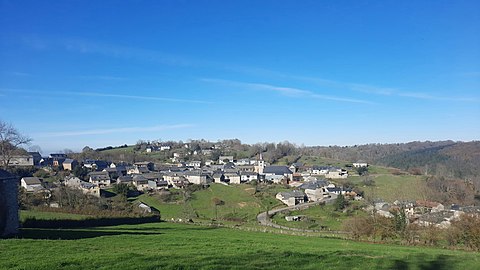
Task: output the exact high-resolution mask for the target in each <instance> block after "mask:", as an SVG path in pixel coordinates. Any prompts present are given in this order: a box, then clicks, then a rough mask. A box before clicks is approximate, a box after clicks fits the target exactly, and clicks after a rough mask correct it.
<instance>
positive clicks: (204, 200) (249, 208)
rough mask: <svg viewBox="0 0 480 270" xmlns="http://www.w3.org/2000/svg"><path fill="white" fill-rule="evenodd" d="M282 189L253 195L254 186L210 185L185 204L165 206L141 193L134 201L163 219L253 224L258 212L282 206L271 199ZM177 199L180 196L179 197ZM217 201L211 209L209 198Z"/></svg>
mask: <svg viewBox="0 0 480 270" xmlns="http://www.w3.org/2000/svg"><path fill="white" fill-rule="evenodd" d="M280 190H285V189H284V188H282V187H280V186H276V185H271V186H269V187H268V188H267V190H265V191H264V192H263V193H262V196H256V195H255V187H254V186H252V185H248V184H242V185H229V186H226V185H222V184H216V183H212V184H210V186H209V187H208V188H207V189H203V190H199V191H196V192H194V193H193V195H192V198H191V199H190V200H189V201H188V202H187V204H186V205H184V204H183V201H182V200H180V201H177V202H170V203H165V202H161V201H159V200H158V199H157V198H155V197H153V196H150V195H148V194H143V195H141V196H139V197H138V198H137V200H138V201H141V202H144V203H146V204H148V205H150V206H153V207H155V208H157V209H158V210H160V214H161V216H162V219H163V220H170V219H172V218H174V219H177V218H182V219H183V218H186V215H188V214H193V216H194V217H195V218H194V219H198V220H204V221H205V220H212V219H215V218H216V219H223V220H225V219H237V220H239V219H241V220H243V221H251V222H255V223H256V216H257V215H258V213H260V212H262V211H265V210H266V209H267V207H269V209H271V208H273V207H275V206H279V205H282V203H281V202H280V201H278V200H277V199H275V194H276V193H277V192H278V191H280ZM180 197H181V196H180ZM214 198H218V199H220V200H221V201H222V202H223V203H222V204H221V205H218V206H217V207H216V208H217V209H216V210H215V205H214V204H213V199H214ZM190 216H191V215H190Z"/></svg>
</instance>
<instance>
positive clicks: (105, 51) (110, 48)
mask: <svg viewBox="0 0 480 270" xmlns="http://www.w3.org/2000/svg"><path fill="white" fill-rule="evenodd" d="M21 42H22V44H24V45H25V46H28V47H30V48H32V49H35V50H62V51H69V52H75V53H81V54H98V55H104V56H108V57H114V58H122V59H131V60H140V61H149V62H156V63H161V64H166V65H174V66H196V65H208V64H209V62H207V61H201V60H194V59H193V58H187V57H184V56H181V55H174V54H169V53H165V52H161V51H158V50H152V49H145V48H138V47H132V46H126V45H119V44H111V43H105V42H100V41H95V40H89V39H83V38H72V37H66V38H51V37H50V38H48V37H39V36H31V35H25V36H23V37H22V39H21Z"/></svg>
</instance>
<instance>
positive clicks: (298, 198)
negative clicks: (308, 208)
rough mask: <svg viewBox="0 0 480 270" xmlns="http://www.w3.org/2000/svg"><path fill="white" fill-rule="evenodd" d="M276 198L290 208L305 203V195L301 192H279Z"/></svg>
mask: <svg viewBox="0 0 480 270" xmlns="http://www.w3.org/2000/svg"><path fill="white" fill-rule="evenodd" d="M275 198H277V199H278V200H280V201H282V202H283V203H284V204H286V205H288V206H294V205H297V204H300V203H304V202H305V194H304V193H303V192H302V191H299V190H293V191H290V192H279V193H277V195H276V196H275Z"/></svg>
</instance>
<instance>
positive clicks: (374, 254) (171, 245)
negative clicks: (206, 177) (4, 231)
mask: <svg viewBox="0 0 480 270" xmlns="http://www.w3.org/2000/svg"><path fill="white" fill-rule="evenodd" d="M0 257H1V260H0V269H48V270H50V269H479V268H480V254H478V253H473V252H464V251H451V250H443V249H431V248H417V247H403V246H393V245H382V244H368V243H360V242H352V241H347V240H339V239H327V238H319V237H305V236H292V235H279V234H273V233H263V232H247V231H242V230H234V229H227V228H212V227H201V226H195V225H184V224H172V223H150V224H142V225H123V226H115V227H101V228H91V229H81V230H73V229H69V230H67V229H62V230H46V229H24V230H23V235H22V236H20V237H19V238H18V239H7V240H0Z"/></svg>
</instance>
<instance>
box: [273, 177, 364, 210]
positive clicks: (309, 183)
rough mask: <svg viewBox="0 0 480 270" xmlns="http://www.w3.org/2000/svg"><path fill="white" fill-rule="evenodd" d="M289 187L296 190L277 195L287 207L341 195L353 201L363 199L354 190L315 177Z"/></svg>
mask: <svg viewBox="0 0 480 270" xmlns="http://www.w3.org/2000/svg"><path fill="white" fill-rule="evenodd" d="M289 185H290V186H291V187H293V188H295V190H293V191H284V192H279V193H277V195H276V198H277V199H278V200H280V201H282V202H283V203H284V204H286V205H287V206H294V205H297V204H301V203H305V202H318V201H322V200H324V199H327V198H336V197H337V196H338V195H340V194H341V195H343V196H345V197H347V198H349V199H353V200H362V199H363V198H362V196H360V195H359V194H357V193H356V192H355V191H353V190H352V189H348V188H343V187H337V186H336V185H335V184H333V183H330V182H328V181H327V180H326V179H318V178H316V177H314V176H308V177H306V178H305V179H304V181H302V182H291V183H290V184H289Z"/></svg>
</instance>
